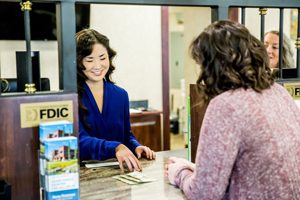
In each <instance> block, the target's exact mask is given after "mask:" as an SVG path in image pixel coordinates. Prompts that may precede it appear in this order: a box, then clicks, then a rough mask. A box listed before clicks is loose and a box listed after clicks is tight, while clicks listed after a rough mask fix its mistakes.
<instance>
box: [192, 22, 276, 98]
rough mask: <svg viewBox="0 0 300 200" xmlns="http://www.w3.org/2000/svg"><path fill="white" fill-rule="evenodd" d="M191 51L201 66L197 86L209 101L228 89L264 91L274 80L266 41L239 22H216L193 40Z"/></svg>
mask: <svg viewBox="0 0 300 200" xmlns="http://www.w3.org/2000/svg"><path fill="white" fill-rule="evenodd" d="M190 50H191V55H192V58H193V59H194V60H195V61H196V62H197V63H198V64H199V65H200V67H201V73H200V75H199V77H198V80H197V86H198V88H199V91H200V93H201V94H202V95H204V101H205V102H207V101H209V100H211V99H212V98H214V97H215V96H217V95H219V94H221V93H223V92H225V91H228V90H235V89H238V88H244V89H248V88H252V89H253V90H255V91H257V92H261V91H262V90H264V89H267V88H270V86H271V85H272V84H273V83H274V76H272V72H271V69H270V67H269V60H268V55H267V52H266V49H265V47H264V44H263V43H262V42H261V41H260V40H258V39H257V38H255V37H254V36H253V35H251V34H250V32H249V30H248V29H247V28H246V27H245V26H244V25H242V24H239V23H237V22H233V21H227V20H222V21H216V22H214V23H212V24H211V25H209V26H208V27H207V28H205V29H204V31H203V32H202V33H201V34H200V35H199V36H198V37H197V38H196V39H195V40H194V41H193V42H192V43H191V46H190Z"/></svg>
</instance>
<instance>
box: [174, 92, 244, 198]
mask: <svg viewBox="0 0 300 200" xmlns="http://www.w3.org/2000/svg"><path fill="white" fill-rule="evenodd" d="M231 105H232V104H231ZM238 113H239V112H235V110H234V109H233V108H232V107H231V106H230V103H229V102H226V101H225V99H224V98H218V97H216V98H215V99H213V100H212V101H211V102H210V104H209V106H208V108H207V111H206V113H205V117H204V120H203V124H202V128H201V131H200V137H199V143H198V149H197V156H196V168H195V170H194V171H191V170H190V169H188V168H187V167H186V166H182V167H181V169H179V170H177V174H176V175H175V176H176V177H175V183H176V185H178V186H179V187H180V189H181V190H183V192H184V193H185V195H186V196H187V198H188V199H205V200H210V199H212V200H218V199H223V197H224V195H225V192H226V189H227V186H228V184H229V181H230V180H229V179H230V175H231V171H232V168H233V166H234V164H235V160H236V157H237V155H238V151H239V143H240V142H239V140H240V134H241V126H240V125H239V124H238V123H237V121H238V118H239V116H238Z"/></svg>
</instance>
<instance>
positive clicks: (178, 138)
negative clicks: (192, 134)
mask: <svg viewBox="0 0 300 200" xmlns="http://www.w3.org/2000/svg"><path fill="white" fill-rule="evenodd" d="M183 148H185V141H184V135H183V134H182V133H181V134H180V133H178V134H173V133H170V149H171V150H175V149H183Z"/></svg>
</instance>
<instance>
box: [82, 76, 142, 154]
mask: <svg viewBox="0 0 300 200" xmlns="http://www.w3.org/2000/svg"><path fill="white" fill-rule="evenodd" d="M82 101H83V104H84V105H85V107H86V108H87V109H88V115H87V116H86V119H85V120H86V122H87V123H88V125H89V127H90V129H88V130H87V129H86V128H85V127H84V126H83V122H82V121H81V119H82V118H81V117H79V147H80V159H81V160H87V159H93V160H105V159H109V158H114V157H115V148H116V147H117V146H118V145H119V144H121V143H122V144H124V145H125V146H127V147H128V148H129V149H130V150H131V151H132V152H134V150H135V148H136V147H137V146H140V144H139V143H138V141H137V140H136V138H135V137H134V135H133V134H132V132H131V128H130V114H129V99H128V94H127V92H126V91H125V90H124V89H122V88H120V87H118V86H116V85H114V84H112V83H110V82H107V81H104V92H103V108H102V112H100V111H99V109H98V106H97V103H96V100H95V99H94V96H93V94H92V92H91V90H90V88H89V87H88V85H87V84H85V85H84V93H83V96H82Z"/></svg>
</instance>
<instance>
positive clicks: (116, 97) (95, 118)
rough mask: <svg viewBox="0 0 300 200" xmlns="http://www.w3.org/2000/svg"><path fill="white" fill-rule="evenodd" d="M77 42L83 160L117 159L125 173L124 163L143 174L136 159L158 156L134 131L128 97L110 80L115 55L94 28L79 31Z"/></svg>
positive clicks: (102, 36) (80, 140) (107, 41)
mask: <svg viewBox="0 0 300 200" xmlns="http://www.w3.org/2000/svg"><path fill="white" fill-rule="evenodd" d="M76 41H77V84H78V98H79V101H78V103H79V146H80V159H81V160H86V159H93V160H106V159H109V158H114V157H116V158H117V159H118V162H119V165H120V168H121V170H122V171H124V169H123V164H124V163H126V165H127V167H128V169H129V170H130V171H132V170H137V171H140V170H141V165H140V162H139V161H138V159H137V158H140V157H141V156H142V155H143V156H145V157H146V158H148V159H154V158H155V153H154V152H153V151H152V150H151V149H150V148H148V147H146V146H143V145H141V144H140V143H139V142H138V141H137V140H136V138H135V137H134V135H133V134H132V132H131V128H130V114H129V99H128V94H127V92H126V91H125V90H124V89H122V88H120V87H118V86H116V85H115V84H114V83H113V81H112V79H111V74H112V73H113V71H114V70H115V67H114V65H113V63H112V60H113V58H114V57H115V55H116V52H115V51H114V50H113V49H112V48H111V47H110V46H109V39H108V38H107V37H106V36H104V35H102V34H100V33H99V32H97V31H96V30H93V29H84V30H82V31H80V32H78V33H77V34H76ZM134 154H136V155H137V157H136V156H135V155H134Z"/></svg>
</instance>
